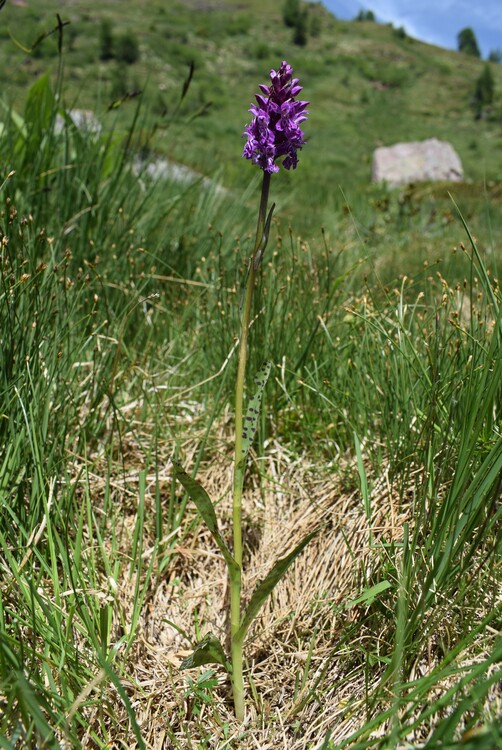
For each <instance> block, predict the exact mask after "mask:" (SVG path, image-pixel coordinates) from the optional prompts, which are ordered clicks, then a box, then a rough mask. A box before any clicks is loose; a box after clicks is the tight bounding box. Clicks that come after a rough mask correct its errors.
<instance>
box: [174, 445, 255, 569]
mask: <svg viewBox="0 0 502 750" xmlns="http://www.w3.org/2000/svg"><path fill="white" fill-rule="evenodd" d="M173 467H174V474H175V476H176V477H177V478H178V479H179V481H180V482H181V484H182V485H183V487H184V488H185V490H186V491H187V492H188V494H189V496H190V497H191V499H192V500H193V502H194V503H195V505H196V507H197V510H198V511H199V513H200V514H201V516H202V518H203V519H204V521H205V523H206V526H207V528H208V529H209V531H210V532H211V534H212V536H213V539H214V541H215V542H216V544H217V545H218V547H219V549H220V552H221V554H222V555H223V557H224V559H225V562H226V564H227V566H228V568H229V570H230V573H231V575H232V576H234V575H237V574H238V573H239V571H240V569H239V566H238V565H237V563H236V562H235V560H234V558H233V556H232V553H231V552H230V550H229V548H228V545H227V543H226V541H225V540H224V539H223V537H222V535H221V534H220V532H219V530H218V519H217V518H216V512H215V510H214V505H213V502H212V500H211V498H210V497H209V495H208V494H207V492H206V490H205V489H204V487H203V486H202V485H201V483H200V482H199V481H198V480H197V479H194V478H193V477H191V476H190V474H187V473H186V471H185V470H184V468H183V467H182V465H181V464H180V463H179V462H178V461H176V460H175V459H173Z"/></svg>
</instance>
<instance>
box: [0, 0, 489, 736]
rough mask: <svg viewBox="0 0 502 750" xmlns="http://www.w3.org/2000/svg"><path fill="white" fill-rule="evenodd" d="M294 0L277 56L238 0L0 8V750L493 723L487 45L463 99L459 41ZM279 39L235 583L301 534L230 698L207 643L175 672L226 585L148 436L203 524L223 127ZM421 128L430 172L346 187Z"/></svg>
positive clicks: (225, 376) (231, 179)
mask: <svg viewBox="0 0 502 750" xmlns="http://www.w3.org/2000/svg"><path fill="white" fill-rule="evenodd" d="M56 13H59V16H60V19H61V24H62V23H63V22H66V21H70V22H71V23H70V24H69V25H67V26H60V27H59V29H58V28H57V24H58V21H57V17H56ZM309 13H310V16H311V18H318V23H312V26H311V28H312V29H313V30H314V31H315V34H314V33H312V34H311V35H310V36H309V39H308V43H307V45H306V46H305V47H298V46H296V45H294V44H293V42H292V41H291V30H290V29H287V28H285V26H284V25H283V23H282V19H281V12H280V8H275V7H272V4H270V3H266V2H264V1H263V0H262V1H260V0H253V2H251V1H250V0H249V1H248V2H247V3H242V4H239V5H235V4H231V3H226V2H222V3H218V4H217V6H215V7H211V6H210V5H209V4H204V3H197V2H184V3H181V2H180V3H177V2H172V3H169V4H166V3H163V2H162V3H161V2H159V1H158V0H151V1H150V2H148V3H143V4H142V5H136V6H130V7H129V6H128V7H127V9H125V7H124V4H120V3H116V2H112V0H107V1H106V2H103V3H100V4H99V9H98V8H95V7H93V8H92V9H90V8H89V6H88V5H87V6H84V4H81V3H80V2H63V1H61V2H59V3H56V2H52V0H50V1H49V2H46V3H41V2H30V3H28V4H26V5H14V4H12V3H7V4H6V5H5V6H4V7H3V8H2V9H1V10H0V63H1V64H0V85H1V90H2V93H1V96H0V244H1V254H0V282H1V286H0V362H1V367H0V748H2V750H4V749H5V750H13V749H15V750H18V749H21V748H36V749H37V750H38V749H44V750H45V748H51V749H53V748H54V749H56V748H57V749H59V748H71V749H73V748H83V749H85V748H92V749H96V750H97V749H98V748H99V749H103V750H104V748H117V749H118V748H127V749H128V750H133V749H134V748H138V749H139V748H142V749H143V748H144V749H145V750H146V749H147V750H150V749H151V750H153V749H155V750H161V749H165V750H168V749H169V750H171V749H172V750H182V749H183V750H184V749H185V748H186V749H188V748H211V749H214V748H218V750H223V749H224V748H234V749H235V750H237V749H238V750H244V749H246V750H247V749H248V748H260V750H265V749H266V748H274V749H275V748H284V749H285V750H307V749H309V750H314V749H316V750H321V748H322V749H323V750H341V749H342V748H356V749H357V750H366V749H368V750H370V749H371V750H377V748H378V749H380V748H396V749H399V750H401V749H402V750H404V749H405V748H407V749H408V748H409V749H411V748H437V749H438V750H439V748H456V749H457V750H478V749H480V750H495V748H498V747H500V746H502V724H501V721H500V716H501V715H502V694H501V690H500V685H501V681H502V668H501V666H500V665H501V660H502V640H501V638H500V629H501V599H500V584H501V552H502V549H501V537H500V523H501V505H500V497H501V495H502V430H501V427H502V423H501V413H500V404H501V397H502V353H501V345H502V318H501V312H500V303H501V291H500V285H499V281H498V279H499V277H500V264H501V247H500V236H501V235H500V232H501V229H502V211H501V206H502V131H501V129H500V124H501V121H502V105H501V104H500V102H501V101H502V99H497V97H502V66H496V65H492V72H493V76H494V79H495V87H496V89H495V90H496V101H495V105H494V108H493V111H492V113H491V115H490V116H489V117H487V118H485V119H482V120H478V121H477V120H475V119H474V116H473V112H472V110H471V108H470V104H469V102H470V97H471V95H472V90H473V88H474V85H475V81H476V78H477V76H479V74H480V72H481V70H482V66H483V63H482V62H481V61H479V60H476V59H473V58H469V57H467V56H463V55H460V54H456V53H452V52H447V51H445V50H441V49H439V48H435V47H431V46H429V45H425V44H421V43H419V42H417V41H415V40H411V39H408V38H406V37H405V38H403V37H402V36H401V35H399V34H398V33H396V30H394V29H392V28H391V27H388V26H380V25H377V24H374V23H356V22H353V23H348V22H344V23H342V22H340V21H338V20H336V19H335V18H334V17H333V16H330V15H329V14H328V13H327V12H326V11H325V10H324V9H323V8H322V6H320V5H317V4H312V6H311V7H310V10H309ZM103 19H108V20H109V21H110V23H111V27H112V30H113V34H114V36H115V38H118V37H119V36H120V34H125V33H126V32H131V31H132V32H134V34H135V35H136V37H137V39H138V41H139V58H138V60H137V61H136V62H134V63H132V64H122V65H120V64H119V63H118V61H117V60H116V59H115V58H111V59H109V60H102V59H100V47H99V45H100V42H99V37H100V29H101V22H102V20H103ZM70 30H71V31H70ZM52 31H54V33H50V34H49V32H52ZM282 59H286V60H288V62H290V63H291V64H292V65H293V67H294V71H295V75H297V76H298V77H299V78H300V82H301V84H302V85H303V86H304V91H303V92H302V95H304V97H305V98H306V99H309V100H310V102H311V104H310V112H311V116H310V118H309V120H308V122H307V123H306V124H305V131H306V133H307V136H308V140H309V143H308V145H307V146H306V147H305V149H304V151H302V153H301V155H300V163H299V166H298V169H297V170H296V171H292V172H291V173H286V172H284V171H283V170H281V172H280V173H279V174H278V175H274V176H273V179H272V186H271V200H272V201H274V202H275V203H276V204H277V205H276V209H275V214H274V219H273V221H272V227H271V231H270V240H269V246H268V247H267V250H266V255H265V258H264V262H263V264H262V269H261V272H260V277H259V279H258V282H257V287H256V298H255V305H254V311H253V323H252V326H251V333H250V361H249V367H248V381H249V386H250V388H249V389H248V392H250V390H251V387H252V381H253V375H254V374H255V373H256V372H257V370H258V369H259V367H260V366H261V364H262V362H263V361H264V360H267V359H268V360H270V361H271V362H272V373H271V376H270V378H269V381H268V384H267V386H266V390H265V394H264V399H263V410H262V413H261V417H260V422H259V427H258V432H257V437H256V440H255V442H254V444H253V447H252V450H251V454H250V460H249V465H248V468H247V475H246V484H245V495H244V505H243V511H244V516H243V521H244V582H243V586H244V594H245V596H246V597H249V596H250V594H251V592H252V591H253V588H254V586H255V584H256V583H257V581H259V580H260V579H263V577H264V576H265V575H266V574H267V572H268V571H269V569H270V567H271V565H272V564H273V562H274V561H275V560H276V559H278V558H280V557H282V556H284V555H286V554H287V553H288V552H289V551H290V550H291V549H292V548H293V547H294V546H295V545H296V544H298V542H299V541H300V540H301V539H302V538H303V537H304V536H305V535H306V534H308V533H310V532H311V531H312V530H313V529H315V528H317V527H318V526H319V525H321V527H322V531H321V532H320V533H319V534H318V535H317V536H316V537H315V539H314V540H313V541H312V542H311V543H310V544H309V545H308V547H307V548H306V549H305V551H304V552H303V553H302V555H301V556H299V557H298V559H297V560H296V561H295V563H294V565H293V566H292V567H291V569H290V570H289V572H288V574H287V576H286V577H285V578H284V579H283V580H282V581H281V582H280V583H279V584H278V586H277V588H276V589H275V590H274V592H273V594H272V596H271V597H270V599H269V600H268V601H267V603H266V605H265V606H264V607H263V609H262V610H261V611H260V615H259V617H258V619H257V621H256V623H255V624H254V625H253V626H252V629H251V630H250V633H249V637H248V640H247V643H246V647H245V684H246V686H247V709H246V717H245V720H244V722H242V723H241V722H237V721H236V720H235V718H234V715H233V708H232V701H231V693H230V689H229V684H228V680H227V678H226V676H225V674H224V673H223V671H222V670H220V669H219V667H212V666H211V667H208V666H203V667H199V668H196V669H189V670H184V671H181V670H180V664H181V662H182V660H183V659H184V658H185V657H186V656H187V655H188V654H189V653H190V652H191V650H192V649H193V647H194V645H195V643H196V642H197V641H199V640H200V639H201V638H202V637H203V636H204V635H205V634H206V633H208V632H209V631H212V632H214V633H217V634H218V635H219V636H221V637H223V639H224V638H225V632H226V629H227V626H228V623H227V621H226V616H225V610H226V606H227V598H228V582H227V577H226V569H225V565H224V562H223V560H222V559H221V558H220V556H219V553H218V549H217V548H216V545H215V544H214V542H213V540H212V538H211V536H210V535H209V533H208V532H207V530H206V528H205V526H204V524H203V523H202V521H201V518H200V516H199V514H198V513H197V511H196V509H195V507H194V506H193V504H192V503H191V501H190V500H189V498H188V497H187V495H186V494H184V492H183V489H182V487H181V485H180V484H177V483H175V482H174V480H173V465H172V459H173V457H174V456H176V457H177V458H178V459H179V460H180V461H182V463H183V465H184V466H185V468H186V469H187V471H189V472H191V473H192V474H193V475H197V477H198V478H199V479H200V480H201V481H202V482H203V484H204V486H205V487H206V489H207V491H208V492H209V494H210V496H211V498H212V499H213V501H214V503H215V505H216V509H217V514H218V521H219V524H220V529H221V532H222V534H223V536H224V537H225V538H228V539H230V535H231V523H232V517H231V516H232V512H231V508H232V506H231V493H232V449H233V442H232V441H233V403H234V383H235V373H236V368H237V362H236V350H237V343H238V341H237V340H238V335H239V304H240V301H241V297H242V289H243V285H244V278H245V273H246V267H247V262H248V258H249V254H250V251H251V247H252V241H253V234H254V231H255V227H256V216H257V211H258V201H259V185H260V174H258V171H259V170H257V169H256V168H253V167H252V166H251V165H250V164H249V163H248V162H245V161H244V160H243V159H241V157H240V154H241V152H242V147H243V140H242V138H241V134H242V131H243V128H244V125H245V124H246V123H247V122H249V119H250V115H249V113H248V112H247V110H248V107H249V106H250V103H251V102H252V100H253V95H254V93H255V92H256V91H257V90H258V84H259V83H262V82H265V81H266V80H267V75H268V71H269V69H270V67H274V68H277V67H278V65H279V64H280V62H281V60H282ZM192 62H193V63H194V68H193V70H192V71H191V68H190V65H191V63H192ZM140 91H141V92H142V93H141V94H139V93H138V92H140ZM74 108H81V109H88V110H92V112H94V113H96V115H97V117H98V119H99V122H100V123H101V125H102V130H101V131H100V132H92V131H85V130H84V131H83V130H79V129H78V128H77V127H76V126H75V124H74V123H73V121H72V119H71V117H70V115H69V112H70V110H71V109H74ZM432 136H436V137H438V138H443V139H447V140H449V141H450V142H451V143H452V144H453V145H454V147H455V148H456V150H457V151H458V153H459V155H460V156H461V159H462V162H463V165H464V170H465V181H464V182H462V183H455V184H439V183H437V184H425V183H424V184H416V185H413V186H410V187H408V188H403V189H399V190H394V191H387V190H386V189H385V188H384V187H381V186H374V185H371V184H370V168H371V155H372V152H373V150H374V148H375V146H377V145H381V144H383V145H388V144H391V143H392V142H394V141H396V140H416V139H421V138H426V137H432ZM159 160H167V161H168V162H169V164H170V165H171V166H172V165H175V166H176V167H178V168H185V169H189V170H191V172H190V174H191V179H189V180H187V179H180V178H179V176H178V177H177V176H176V175H177V174H178V175H179V172H178V173H177V172H176V171H175V170H174V171H173V170H171V171H169V170H168V171H167V173H166V176H165V177H164V178H163V179H152V177H151V174H150V172H149V165H151V164H152V163H153V164H155V163H156V162H158V161H159ZM183 174H184V175H186V174H187V172H184V173H183Z"/></svg>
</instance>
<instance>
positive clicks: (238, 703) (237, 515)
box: [230, 172, 270, 721]
mask: <svg viewBox="0 0 502 750" xmlns="http://www.w3.org/2000/svg"><path fill="white" fill-rule="evenodd" d="M269 188H270V174H269V173H268V172H263V182H262V189H261V200H260V211H259V214H258V224H257V227H256V239H255V243H254V248H253V254H252V256H251V259H250V261H249V271H248V277H247V282H246V288H245V291H244V303H243V307H242V318H241V337H240V341H239V362H238V366H237V378H236V383H235V455H234V491H233V512H232V520H233V552H234V559H235V562H236V563H237V565H238V566H239V575H238V576H232V577H231V579H230V631H231V640H232V646H231V648H232V686H233V694H234V707H235V715H236V718H237V719H238V720H239V721H242V720H243V719H244V681H243V678H242V662H243V656H242V646H243V641H242V639H240V638H236V634H237V632H238V630H239V628H240V624H241V582H242V578H241V575H240V571H241V570H242V490H243V486H244V471H245V468H246V467H245V460H244V457H243V455H242V428H243V420H244V385H245V379H246V363H247V350H248V334H249V325H250V322H251V310H252V302H253V292H254V286H255V281H256V272H257V268H255V262H254V261H255V257H256V254H257V253H258V251H259V248H260V245H261V241H262V237H263V231H264V228H265V221H266V218H267V205H268V193H269Z"/></svg>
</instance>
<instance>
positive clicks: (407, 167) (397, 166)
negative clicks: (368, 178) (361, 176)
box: [372, 138, 464, 187]
mask: <svg viewBox="0 0 502 750" xmlns="http://www.w3.org/2000/svg"><path fill="white" fill-rule="evenodd" d="M372 179H373V182H385V183H386V184H387V185H388V186H389V187H399V186H400V185H409V184H410V183H412V182H424V181H428V180H446V181H449V182H459V181H461V180H463V179H464V172H463V169H462V162H461V161H460V158H459V156H458V154H457V152H456V151H455V149H454V148H453V146H452V145H451V143H448V142H447V141H439V140H437V138H429V139H428V140H426V141H417V142H410V143H396V144H395V145H394V146H382V147H380V148H377V149H376V150H375V152H374V154H373V165H372Z"/></svg>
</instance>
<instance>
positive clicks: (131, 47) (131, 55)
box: [115, 31, 139, 65]
mask: <svg viewBox="0 0 502 750" xmlns="http://www.w3.org/2000/svg"><path fill="white" fill-rule="evenodd" d="M115 46H116V50H115V57H116V58H117V60H118V61H119V62H124V63H127V65H132V64H133V63H135V62H136V61H137V60H139V44H138V40H137V39H136V37H135V35H134V34H133V33H132V31H126V32H125V33H124V34H122V35H121V36H120V37H119V38H118V39H117V43H116V45H115Z"/></svg>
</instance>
